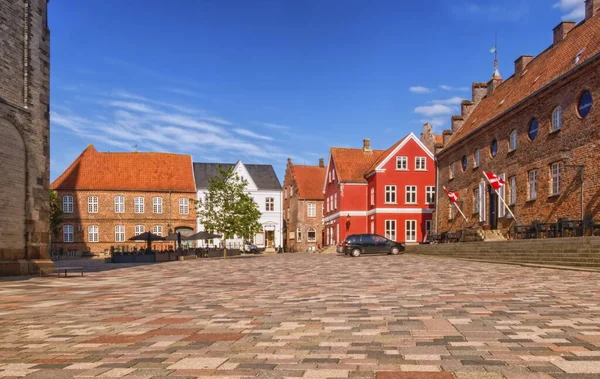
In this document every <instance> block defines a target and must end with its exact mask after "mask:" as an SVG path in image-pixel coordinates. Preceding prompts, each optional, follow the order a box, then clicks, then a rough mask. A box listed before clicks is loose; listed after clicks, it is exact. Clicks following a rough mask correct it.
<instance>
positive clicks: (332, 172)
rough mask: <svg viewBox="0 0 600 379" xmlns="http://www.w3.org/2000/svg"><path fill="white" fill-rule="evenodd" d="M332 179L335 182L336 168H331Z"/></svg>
mask: <svg viewBox="0 0 600 379" xmlns="http://www.w3.org/2000/svg"><path fill="white" fill-rule="evenodd" d="M331 180H332V181H334V182H335V170H333V169H332V170H331Z"/></svg>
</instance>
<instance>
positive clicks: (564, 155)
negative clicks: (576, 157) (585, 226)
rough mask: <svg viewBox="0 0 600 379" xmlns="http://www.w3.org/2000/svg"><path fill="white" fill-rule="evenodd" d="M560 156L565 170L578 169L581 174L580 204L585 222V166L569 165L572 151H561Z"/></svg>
mask: <svg viewBox="0 0 600 379" xmlns="http://www.w3.org/2000/svg"><path fill="white" fill-rule="evenodd" d="M560 154H561V157H562V161H563V165H564V166H565V168H567V167H569V168H576V169H577V171H578V172H579V179H580V180H581V182H580V183H581V189H580V191H581V192H580V202H581V220H583V183H584V180H583V170H584V169H585V166H584V165H573V164H567V162H568V161H569V160H570V159H571V150H570V149H561V150H560Z"/></svg>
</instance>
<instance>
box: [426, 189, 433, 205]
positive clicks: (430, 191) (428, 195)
mask: <svg viewBox="0 0 600 379" xmlns="http://www.w3.org/2000/svg"><path fill="white" fill-rule="evenodd" d="M425 203H426V204H430V205H432V204H435V186H425Z"/></svg>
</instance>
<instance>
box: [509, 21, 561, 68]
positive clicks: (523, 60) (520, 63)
mask: <svg viewBox="0 0 600 379" xmlns="http://www.w3.org/2000/svg"><path fill="white" fill-rule="evenodd" d="M554 30H555V31H554V39H555V42H554V43H556V28H555V29H554ZM532 60H533V57H532V56H531V55H521V56H520V57H519V58H517V60H516V61H515V78H518V77H520V76H521V74H523V73H524V72H525V68H526V67H527V65H528V64H529V62H531V61H532Z"/></svg>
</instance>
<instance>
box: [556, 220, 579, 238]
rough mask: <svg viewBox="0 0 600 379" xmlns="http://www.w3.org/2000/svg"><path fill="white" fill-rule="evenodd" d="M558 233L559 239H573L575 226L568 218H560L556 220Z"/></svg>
mask: <svg viewBox="0 0 600 379" xmlns="http://www.w3.org/2000/svg"><path fill="white" fill-rule="evenodd" d="M558 225H559V231H560V236H561V237H566V236H567V235H568V236H569V237H573V234H574V232H575V224H574V223H573V221H571V219H570V218H566V217H561V218H559V219H558Z"/></svg>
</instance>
